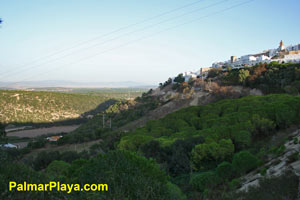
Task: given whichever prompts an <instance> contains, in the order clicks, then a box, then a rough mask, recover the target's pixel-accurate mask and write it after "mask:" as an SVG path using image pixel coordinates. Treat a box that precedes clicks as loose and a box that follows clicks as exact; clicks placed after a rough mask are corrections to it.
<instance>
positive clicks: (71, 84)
mask: <svg viewBox="0 0 300 200" xmlns="http://www.w3.org/2000/svg"><path fill="white" fill-rule="evenodd" d="M40 87H43V88H45V87H65V88H154V87H157V86H154V85H148V84H144V83H138V82H134V81H124V82H76V81H62V80H46V81H23V82H18V83H15V82H0V88H2V89H4V88H8V89H26V88H40Z"/></svg>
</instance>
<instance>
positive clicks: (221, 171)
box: [217, 161, 234, 181]
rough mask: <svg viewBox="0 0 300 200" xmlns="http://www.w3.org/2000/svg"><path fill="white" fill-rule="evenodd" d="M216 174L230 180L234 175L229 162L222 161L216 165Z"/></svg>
mask: <svg viewBox="0 0 300 200" xmlns="http://www.w3.org/2000/svg"><path fill="white" fill-rule="evenodd" d="M217 175H218V176H219V177H220V178H222V179H223V180H225V181H226V180H230V179H231V178H232V177H233V175H234V169H233V166H232V164H231V163H229V162H226V161H225V162H222V163H221V164H219V165H218V167H217Z"/></svg>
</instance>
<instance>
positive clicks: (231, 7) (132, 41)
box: [13, 0, 254, 84]
mask: <svg viewBox="0 0 300 200" xmlns="http://www.w3.org/2000/svg"><path fill="white" fill-rule="evenodd" d="M252 1H254V0H249V1H245V2H242V3H239V4H235V5H233V6H230V7H227V8H225V9H222V10H219V11H216V12H213V13H210V14H208V15H205V16H202V17H200V18H196V19H193V20H189V21H187V22H184V23H180V24H177V25H175V26H172V27H169V28H166V29H163V30H161V31H158V32H155V33H152V34H149V35H147V36H143V37H140V38H138V39H136V40H131V41H129V42H126V43H123V44H121V45H119V46H116V47H113V48H110V49H107V50H104V51H102V52H99V53H97V54H94V55H91V56H87V57H85V58H83V59H80V60H77V61H76V62H71V63H69V64H68V66H69V65H73V64H76V63H78V62H81V61H84V60H87V59H90V58H92V57H95V56H97V55H101V54H104V53H107V52H110V51H112V50H116V49H119V48H122V47H124V46H128V45H129V44H132V43H135V42H138V41H141V40H144V39H147V38H151V37H153V36H155V35H158V34H160V33H162V32H165V31H168V30H171V29H174V28H177V27H180V26H183V25H186V24H190V23H193V22H195V21H199V20H201V19H204V18H207V17H210V16H213V15H217V14H220V13H223V12H226V11H228V10H232V9H233V8H236V7H240V6H242V5H245V4H247V3H250V2H252ZM59 68H60V69H62V68H63V67H57V68H54V69H51V70H49V71H47V72H42V73H39V74H36V75H34V76H31V77H30V78H27V79H23V80H22V81H18V82H14V83H13V84H17V83H21V82H23V81H26V80H29V79H31V78H33V77H35V76H37V75H41V74H46V73H49V72H52V71H54V70H59Z"/></svg>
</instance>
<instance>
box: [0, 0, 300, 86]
mask: <svg viewBox="0 0 300 200" xmlns="http://www.w3.org/2000/svg"><path fill="white" fill-rule="evenodd" d="M195 1H196V0H151V1H146V0H143V1H141V0H126V1H125V0H26V1H20V0H1V1H0V18H2V20H3V23H2V25H0V81H22V80H72V81H107V82H108V81H109V82H111V81H116V82H117V81H136V82H143V83H148V84H158V83H159V82H162V81H165V80H166V79H167V78H168V77H170V76H175V75H177V74H178V73H180V72H185V71H189V70H198V69H199V68H200V67H207V66H210V65H211V63H212V62H215V61H224V60H227V59H229V57H230V56H231V55H236V56H241V55H244V54H249V53H256V52H260V51H262V50H265V49H269V48H275V47H277V46H278V44H279V41H280V40H281V39H282V40H283V41H284V43H285V44H287V45H288V44H298V43H300V35H299V33H300V20H299V19H300V12H299V10H300V1H299V0H284V1H283V0H254V1H252V2H250V3H248V4H245V5H242V6H240V7H237V8H234V9H232V10H228V11H226V12H223V13H219V14H216V15H211V16H209V17H207V18H203V19H201V20H199V21H195V22H193V23H189V24H186V25H184V26H179V27H177V28H174V29H170V30H167V31H164V32H161V33H159V34H157V35H155V36H153V37H150V38H147V39H144V40H140V41H137V42H133V43H130V41H133V40H136V39H139V38H141V37H145V36H147V35H150V34H153V33H156V32H159V31H162V30H164V29H167V28H169V27H172V26H175V25H177V24H181V23H184V22H187V21H190V20H193V19H196V18H201V17H202V16H205V15H208V14H210V13H214V12H217V11H219V10H223V9H224V8H227V7H230V6H232V5H235V4H237V3H241V2H245V1H247V0H228V1H223V3H220V4H217V3H218V2H222V0H203V1H202V2H199V3H197V4H194V5H192V6H189V7H185V8H184V9H180V10H177V11H176V12H172V13H169V14H167V15H164V16H161V17H159V18H155V19H153V20H150V21H147V22H145V23H143V24H140V25H137V26H132V27H130V28H128V29H125V30H122V31H120V32H117V33H114V34H111V35H108V36H107V37H105V38H102V39H101V38H100V39H98V40H94V41H92V42H90V43H85V44H84V45H83V46H79V47H77V48H74V49H72V50H70V51H66V52H63V53H60V54H57V55H55V56H53V57H47V55H50V54H52V53H55V52H58V51H60V50H62V49H66V48H69V47H72V46H74V45H75V44H78V43H79V42H84V41H87V40H90V39H92V38H95V37H97V36H100V35H103V34H106V33H108V32H111V31H113V30H115V29H118V28H121V27H124V26H127V25H130V24H134V23H136V22H139V21H141V20H144V19H147V18H150V17H153V16H155V15H158V14H160V13H164V12H166V11H169V10H172V9H175V8H177V7H180V6H184V5H186V4H188V3H192V2H195ZM212 4H217V5H216V6H212V7H210V8H207V9H200V8H202V7H206V6H208V5H212ZM195 9H198V11H197V12H195V11H194V12H193V10H195ZM188 12H190V13H191V14H187V15H184V13H188ZM180 15H184V16H182V17H178V18H175V17H176V16H180ZM170 18H174V20H170V21H168V22H165V23H160V22H161V21H163V20H167V19H170ZM157 23H160V24H158V25H155V26H154V25H153V24H157ZM152 25H153V26H152ZM149 26H152V27H150V28H148V29H145V30H143V31H137V32H135V33H133V34H128V35H126V36H124V34H126V33H128V32H131V31H134V30H137V29H141V28H143V27H149ZM121 35H123V36H122V37H120V38H119V39H115V40H113V41H110V42H107V40H110V39H113V38H115V37H119V36H121ZM103 41H106V43H104V44H102V45H100V44H101V42H102V43H103ZM99 43H100V44H99ZM126 43H130V45H124V46H123V47H122V48H116V47H118V46H120V45H123V44H126ZM96 44H99V45H98V46H95V45H96ZM93 45H94V46H93ZM90 46H93V47H90ZM112 48H115V49H114V50H110V51H108V50H109V49H112ZM74 51H75V52H74ZM105 51H106V52H105ZM69 52H74V53H73V54H72V55H71V56H66V57H64V58H61V59H59V60H56V61H55V62H49V60H52V59H58V58H60V57H61V56H63V55H65V54H68V53H69ZM101 52H105V53H101ZM97 53H98V54H99V55H97V56H94V57H91V58H89V59H85V60H83V59H84V58H86V57H88V56H93V55H95V54H97ZM45 56H46V57H45ZM39 58H43V59H41V60H39V61H37V62H33V61H34V60H37V59H39ZM80 60H81V61H80ZM77 61H78V62H77ZM70 63H72V64H70ZM25 64H26V65H25ZM38 64H40V66H37V65H38ZM24 65H25V66H24ZM22 66H23V67H22ZM27 68H28V69H27ZM9 72H10V73H9ZM4 75H6V76H5V78H3V76H4Z"/></svg>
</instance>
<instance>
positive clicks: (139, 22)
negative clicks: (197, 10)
mask: <svg viewBox="0 0 300 200" xmlns="http://www.w3.org/2000/svg"><path fill="white" fill-rule="evenodd" d="M202 1H205V0H198V1H194V2H192V3H188V4H185V5H183V6H180V7H177V8H174V9H171V10H169V11H166V12H163V13H160V14H158V15H155V16H152V17H149V18H146V19H143V20H141V21H138V22H136V23H133V24H129V25H126V26H123V27H120V28H118V29H115V30H113V31H111V32H108V33H105V34H102V35H100V36H96V37H94V38H92V39H90V40H86V41H83V42H79V43H77V44H75V45H73V46H71V47H69V48H65V49H61V50H59V51H56V52H54V53H50V54H49V55H47V56H43V57H40V58H38V59H35V60H33V61H31V62H29V63H27V64H24V65H21V68H24V67H26V66H29V65H31V64H32V63H36V62H38V61H40V60H44V59H45V58H49V57H53V56H56V55H59V54H60V53H64V52H66V51H69V50H72V49H75V48H77V47H80V46H82V45H85V44H86V43H90V42H93V41H95V40H98V39H101V38H104V37H106V36H109V35H112V34H114V33H118V32H120V31H122V30H126V29H128V28H131V27H134V26H137V25H140V24H144V23H146V22H148V21H151V20H153V19H156V18H159V17H162V16H165V15H168V14H170V13H173V12H176V11H178V10H182V9H184V8H187V7H190V6H193V5H196V4H198V3H200V2H202ZM0 20H1V19H0ZM0 22H2V21H0ZM0 24H1V23H0ZM16 70H18V69H13V70H9V71H6V72H4V74H9V73H11V72H12V71H16ZM1 78H3V77H1Z"/></svg>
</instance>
